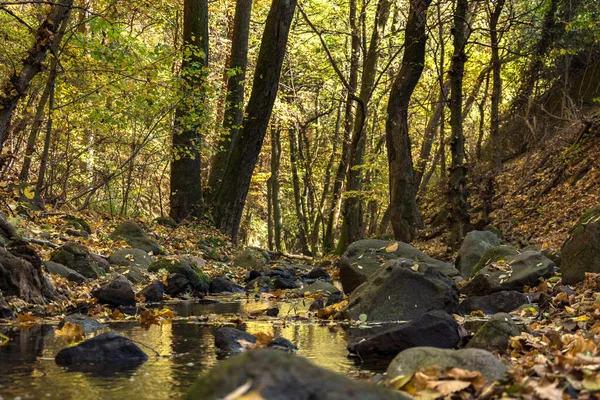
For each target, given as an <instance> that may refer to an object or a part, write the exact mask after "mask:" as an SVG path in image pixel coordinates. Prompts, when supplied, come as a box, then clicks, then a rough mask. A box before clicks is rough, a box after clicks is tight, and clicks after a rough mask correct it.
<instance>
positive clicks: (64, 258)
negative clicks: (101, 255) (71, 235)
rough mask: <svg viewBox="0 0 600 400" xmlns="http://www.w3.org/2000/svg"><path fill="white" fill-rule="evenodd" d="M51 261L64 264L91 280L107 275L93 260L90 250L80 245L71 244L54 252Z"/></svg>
mask: <svg viewBox="0 0 600 400" xmlns="http://www.w3.org/2000/svg"><path fill="white" fill-rule="evenodd" d="M50 261H53V262H55V263H58V264H62V265H64V266H66V267H67V268H70V269H72V270H74V271H76V272H78V273H80V274H81V275H83V276H85V277H86V278H89V279H96V278H99V277H101V276H104V275H105V271H104V269H103V268H101V267H100V266H99V265H98V263H97V262H96V261H94V259H93V258H92V256H91V254H90V252H89V250H88V249H87V248H86V247H85V246H82V245H80V244H79V243H75V242H70V243H67V244H65V245H63V246H61V247H60V248H58V249H56V250H54V251H53V252H52V253H51V254H50Z"/></svg>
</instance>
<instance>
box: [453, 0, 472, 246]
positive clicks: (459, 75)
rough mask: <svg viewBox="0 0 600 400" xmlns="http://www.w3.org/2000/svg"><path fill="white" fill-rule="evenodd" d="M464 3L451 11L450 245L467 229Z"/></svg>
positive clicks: (468, 228) (462, 236) (462, 1)
mask: <svg viewBox="0 0 600 400" xmlns="http://www.w3.org/2000/svg"><path fill="white" fill-rule="evenodd" d="M467 8H468V0H456V9H455V11H454V28H453V30H452V34H453V36H454V53H453V55H452V67H451V71H450V77H451V86H450V126H451V128H452V142H451V144H450V147H451V152H452V164H451V166H450V175H449V177H448V184H449V190H448V202H449V204H450V231H451V236H450V243H451V245H452V246H457V245H458V244H460V242H461V241H462V239H463V238H464V237H465V235H466V234H467V232H469V230H470V228H471V223H470V220H469V207H468V192H467V168H466V166H465V164H464V158H465V137H464V134H463V126H462V98H463V95H462V90H463V75H464V69H465V62H466V60H467V56H466V54H465V44H466V42H467V38H468V34H467V32H468V31H467V29H468V26H467V24H466V18H467Z"/></svg>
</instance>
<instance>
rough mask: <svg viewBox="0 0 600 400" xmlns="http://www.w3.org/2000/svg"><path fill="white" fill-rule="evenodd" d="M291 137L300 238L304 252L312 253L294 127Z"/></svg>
mask: <svg viewBox="0 0 600 400" xmlns="http://www.w3.org/2000/svg"><path fill="white" fill-rule="evenodd" d="M288 133H289V137H290V165H291V167H292V183H293V186H294V205H295V206H296V216H297V218H298V239H299V240H300V251H301V252H302V254H304V255H307V256H310V255H312V254H311V252H310V249H309V247H308V236H307V231H308V223H307V221H306V212H305V206H304V205H303V201H302V194H301V193H300V178H299V177H298V140H297V138H296V132H295V130H294V129H289V131H288Z"/></svg>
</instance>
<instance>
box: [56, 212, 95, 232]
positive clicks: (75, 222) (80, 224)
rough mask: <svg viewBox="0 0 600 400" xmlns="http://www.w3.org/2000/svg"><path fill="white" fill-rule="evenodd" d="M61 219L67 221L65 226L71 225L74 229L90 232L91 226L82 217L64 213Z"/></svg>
mask: <svg viewBox="0 0 600 400" xmlns="http://www.w3.org/2000/svg"><path fill="white" fill-rule="evenodd" d="M63 219H64V220H66V221H67V223H66V224H65V226H67V227H72V228H73V229H75V230H78V231H83V232H87V233H88V234H91V233H92V228H91V227H90V225H89V224H88V223H87V222H85V220H83V219H82V218H79V217H75V216H73V215H65V216H63Z"/></svg>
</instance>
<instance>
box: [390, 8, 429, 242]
mask: <svg viewBox="0 0 600 400" xmlns="http://www.w3.org/2000/svg"><path fill="white" fill-rule="evenodd" d="M430 4H431V0H411V1H410V11H409V15H408V21H407V23H406V31H405V42H404V56H403V59H402V66H401V68H400V72H399V73H398V76H397V77H396V79H395V80H394V83H393V84H392V90H391V93H390V99H389V102H388V108H387V112H388V119H387V121H386V140H387V152H388V163H389V169H390V213H391V219H392V228H393V230H394V237H395V238H396V239H398V240H402V241H404V242H410V241H411V240H413V239H414V237H415V234H416V230H417V228H419V227H421V217H420V215H419V210H418V208H417V201H416V188H415V180H414V168H413V161H412V154H411V144H410V138H409V136H408V105H409V102H410V97H411V95H412V93H413V91H414V89H415V87H416V86H417V83H418V82H419V78H420V77H421V73H422V72H423V68H424V64H425V45H426V41H427V36H426V34H425V28H426V20H427V9H428V8H429V5H430Z"/></svg>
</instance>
